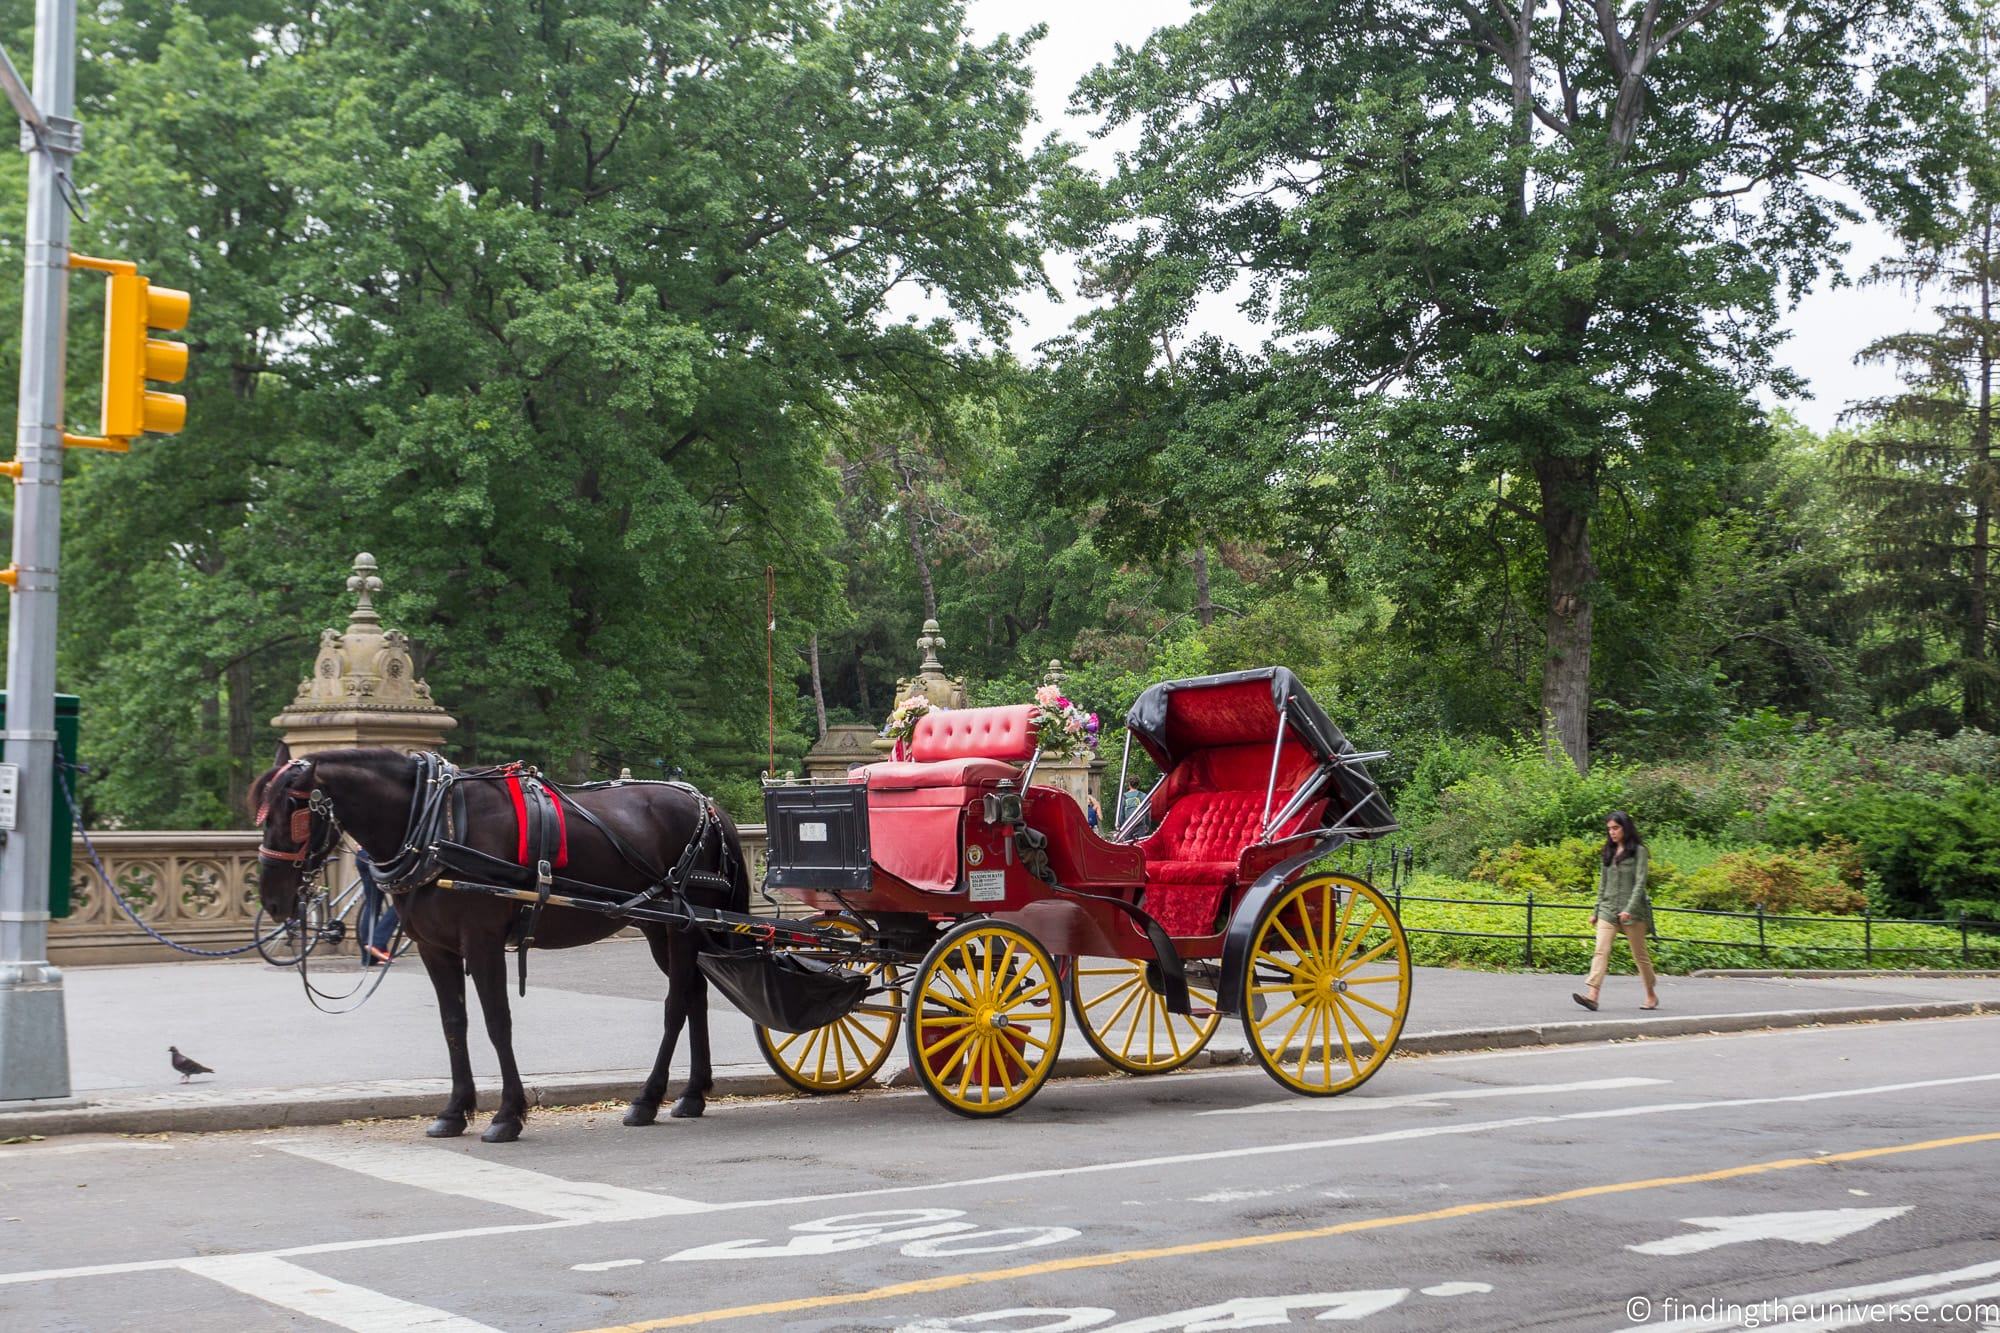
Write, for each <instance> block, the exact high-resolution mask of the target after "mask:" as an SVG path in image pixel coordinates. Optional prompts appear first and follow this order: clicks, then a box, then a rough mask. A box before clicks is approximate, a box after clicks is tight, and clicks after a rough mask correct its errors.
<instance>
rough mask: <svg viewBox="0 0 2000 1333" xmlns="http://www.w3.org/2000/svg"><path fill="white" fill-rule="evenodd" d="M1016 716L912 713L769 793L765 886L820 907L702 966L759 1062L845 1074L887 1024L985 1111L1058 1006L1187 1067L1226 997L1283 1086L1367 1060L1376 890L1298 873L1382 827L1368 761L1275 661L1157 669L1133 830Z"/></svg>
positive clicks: (1043, 1052) (1047, 1029) (1392, 1028)
mask: <svg viewBox="0 0 2000 1333" xmlns="http://www.w3.org/2000/svg"><path fill="white" fill-rule="evenodd" d="M1034 716H1035V710H1034V709H1033V708H1032V707H1027V706H1023V707H1018V708H972V709H962V710H957V711H950V712H934V713H931V714H928V715H926V716H925V717H923V718H922V719H921V720H920V721H919V722H918V724H917V727H916V731H915V734H914V736H913V737H912V741H911V747H910V749H911V754H912V759H911V761H910V762H907V763H883V764H876V765H874V766H872V767H869V768H866V769H863V770H860V771H859V772H857V773H855V774H854V775H853V776H852V777H851V778H850V779H848V780H846V781H837V782H811V783H786V784H780V785H773V786H770V787H768V788H767V789H766V792H765V812H766V819H767V823H768V837H769V858H770V864H769V874H768V879H767V881H766V882H767V885H768V886H769V888H771V889H775V890H777V891H779V892H782V893H785V894H788V895H790V896H792V897H794V898H796V899H798V900H800V901H801V902H802V903H803V904H805V905H806V906H808V907H809V908H812V909H816V910H817V912H818V915H817V916H815V917H812V918H810V919H808V920H805V921H799V922H795V923H787V924H786V925H785V926H784V927H781V928H779V933H778V934H777V935H776V936H775V937H769V938H767V939H766V940H765V943H767V944H770V945H772V946H773V947H772V948H769V949H762V950H754V951H744V952H739V953H736V954H733V955H724V954H711V955H706V956H704V958H703V960H702V965H703V967H704V969H705V970H706V971H708V973H709V975H710V977H711V978H712V979H713V980H715V981H716V983H717V984H718V985H720V986H721V987H722V988H723V989H724V990H725V991H726V992H727V993H728V994H729V995H730V996H731V998H732V999H734V1000H735V1001H736V1002H737V1004H738V1005H739V1007H742V1008H743V1009H745V1011H746V1012H748V1013H749V1014H750V1015H751V1017H752V1018H753V1019H754V1020H757V1021H758V1022H759V1024H760V1026H759V1028H758V1039H759V1042H760V1044H761V1045H762V1047H763V1049H764V1052H765V1055H766V1058H767V1059H768V1060H769V1061H770V1063H771V1065H772V1067H773V1068H774V1069H776V1070H777V1071H778V1072H779V1073H780V1074H782V1075H783V1076H784V1077H785V1078H786V1079H787V1080H788V1081H789V1082H790V1083H792V1084H793V1085H794V1086H796V1087H798V1088H801V1089H803V1090H805V1091H809V1092H839V1091H843V1090H845V1089H848V1088H852V1087H855V1086H857V1085H859V1084H861V1083H863V1082H864V1081H866V1080H868V1079H869V1078H871V1077H872V1076H873V1075H874V1074H875V1072H876V1071H877V1070H878V1069H879V1068H880V1067H881V1065H882V1063H883V1061H884V1060H885V1059H886V1058H887V1057H888V1055H889V1052H890V1051H891V1050H892V1049H893V1047H894V1045H895V1041H896V1038H897V1036H898V1034H899V1032H901V1033H904V1034H906V1036H907V1041H908V1050H909V1060H910V1064H911V1067H912V1068H913V1069H914V1071H915V1072H916V1076H917V1078H918V1079H919V1081H920V1082H922V1084H923V1086H924V1088H925V1089H926V1090H927V1091H928V1092H929V1093H930V1095H931V1096H932V1097H933V1098H935V1099H936V1100H937V1101H938V1102H940V1103H942V1104H943V1105H944V1106H946V1107H947V1108H949V1109H950V1110H953V1111H956V1112H958V1113H960V1114H962V1115H968V1116H987V1115H1000V1114H1004V1113H1006V1112H1008V1111H1012V1110H1014V1109H1015V1108H1017V1107H1019V1106H1021V1105H1022V1104H1023V1103H1025V1102H1026V1101H1027V1100H1028V1099H1029V1098H1030V1097H1032V1096H1034V1094H1035V1092H1036V1091H1037V1090H1038V1089H1039V1088H1040V1087H1041V1085H1042V1083H1043V1082H1044V1081H1045V1080H1046V1079H1047V1078H1048V1076H1049V1073H1050V1071H1051V1070H1052V1069H1053V1068H1054V1066H1055V1063H1056V1058H1057V1054H1058V1052H1059V1051H1060V1049H1061V1046H1062V1041H1063V1033H1064V1028H1065V1022H1066V1012H1065V1011H1066V1009H1067V1012H1068V1014H1070V1015H1073V1016H1074V1018H1075V1021H1076V1022H1077V1024H1078V1025H1079V1026H1080V1027H1081V1028H1082V1030H1083V1034H1084V1036H1085V1037H1086V1038H1087V1039H1088V1040H1089V1042H1090V1044H1091V1046H1092V1047H1093V1048H1094V1049H1095V1050H1096V1051H1097V1052H1098V1053H1099V1054H1100V1055H1102V1056H1103V1057H1104V1058H1105V1059H1106V1060H1108V1061H1110V1062H1111V1063H1112V1064H1113V1065H1115V1066H1117V1067H1119V1068H1121V1069H1124V1070H1128V1071H1130V1072H1132V1073H1135V1074H1145V1073H1158V1072H1162V1071H1165V1070H1169V1069H1175V1068H1178V1067H1180V1066H1181V1065H1184V1064H1186V1063H1187V1062H1188V1061H1189V1060H1191V1059H1193V1058H1194V1056H1195V1055H1197V1054H1198V1053H1199V1052H1200V1051H1201V1050H1202V1048H1203V1047H1204V1046H1205V1045H1206V1044H1207V1042H1208V1041H1209V1039H1210V1038H1211V1037H1212V1036H1213V1035H1214V1033H1215V1030H1216V1028H1217V1026H1218V1025H1219V1023H1220V1021H1221V1019H1222V1016H1223V1015H1225V1014H1234V1015H1237V1016H1239V1017H1240V1018H1241V1020H1242V1022H1243V1027H1244V1031H1245V1033H1246V1034H1247V1036H1248V1038H1249V1046H1250V1051H1251V1054H1252V1055H1253V1056H1254V1057H1255V1058H1256V1060H1257V1061H1258V1063H1260V1064H1261V1065H1263V1067H1264V1068H1265V1070H1266V1071H1268V1072H1269V1073H1270V1074H1271V1076H1272V1077H1273V1078H1275V1079H1277V1080H1278V1081H1279V1082H1280V1083H1282V1084H1284V1085H1285V1086H1286V1087H1288V1088H1290V1089H1292V1090H1294V1091H1296V1092H1300V1093H1304V1094H1307V1095H1310V1096H1330V1095H1333V1094H1335V1093H1341V1092H1346V1091H1348V1090H1349V1089H1351V1088H1354V1087H1357V1086H1359V1085H1360V1084H1361V1083H1362V1082H1364V1081H1365V1080H1366V1079H1367V1078H1368V1077H1369V1076H1370V1075H1372V1074H1373V1073H1374V1072H1375V1071H1376V1070H1377V1069H1379V1068H1380V1067H1381V1065H1382V1063H1383V1061H1385V1060H1386V1059H1387V1058H1388V1056H1389V1054H1390V1052H1391V1050H1392V1049H1393V1048H1394V1047H1395V1044H1396V1039H1397V1036H1398V1034H1399V1033H1400V1032H1401V1030H1402V1026H1403V1020H1404V1017H1405V1015H1406V1014H1407V1012H1408V1009H1409V999H1410V967H1409V949H1408V943H1407V941H1406V939H1405V937H1404V935H1403V930H1402V926H1401V925H1400V923H1399V922H1398V921H1397V919H1396V913H1395V911H1394V909H1393V908H1391V907H1390V905H1389V903H1388V902H1387V901H1386V900H1385V899H1384V898H1383V897H1382V895H1381V894H1380V893H1378V892H1377V891H1376V890H1375V888H1374V887H1373V886H1371V885H1370V884H1368V883H1366V882H1365V881H1363V880H1361V879H1357V878H1355V877H1353V876H1351V875H1346V874H1340V873H1332V872H1324V871H1312V870H1309V869H1308V868H1309V867H1310V865H1311V864H1312V863H1313V862H1314V861H1316V860H1319V859H1320V858H1322V857H1324V856H1325V855H1326V854H1327V853H1328V852H1329V851H1331V850H1333V849H1334V848H1335V847H1337V846H1339V845H1340V844H1342V843H1344V842H1346V841H1347V840H1349V839H1353V838H1370V837H1376V836H1379V835H1381V834H1384V833H1387V832H1390V831H1392V830H1393V829H1394V828H1395V819H1394V816H1393V815H1391V813H1390V812H1389V809H1388V806H1387V804H1386V802H1385V801H1384V800H1383V799H1382V797H1381V795H1380V793H1379V792H1378V791H1377V790H1376V788H1375V785H1374V783H1373V781H1372V780H1371V779H1370V778H1369V775H1368V770H1367V767H1366V764H1367V762H1368V761H1369V760H1371V759H1379V758H1381V757H1382V756H1381V755H1380V754H1363V753H1360V752H1357V751H1356V750H1355V748H1354V747H1353V746H1352V745H1351V744H1350V743H1349V742H1348V741H1347V739H1346V738H1345V737H1344V736H1342V735H1341V733H1340V731H1339V729H1338V728H1336V727H1335V726H1334V725H1333V723H1332V722H1331V721H1329V720H1328V718H1327V716H1326V714H1325V713H1324V712H1322V711H1321V710H1320V708H1319V706H1318V705H1317V704H1315V703H1314V702H1313V700H1312V699H1311V697H1310V696H1309V695H1307V693H1306V691H1305V689H1304V688H1303V687H1302V686H1301V685H1300V684H1299V681H1298V679H1297V677H1295V676H1294V675H1293V674H1292V673H1291V672H1290V671H1287V670H1285V669H1283V668H1281V667H1270V668H1264V669H1260V670H1255V671H1239V672H1234V673H1231V674H1228V675H1221V676H1207V677H1202V678H1200V679H1194V680H1180V681H1169V682H1165V683H1163V684H1159V685H1155V686H1153V687H1152V688H1151V689H1148V690H1147V691H1146V692H1145V693H1143V694H1141V695H1140V696H1139V698H1138V700H1137V701H1136V702H1135V703H1134V704H1133V705H1132V708H1131V710H1130V712H1129V713H1128V714H1127V716H1126V726H1127V731H1128V735H1127V742H1126V746H1127V748H1126V758H1127V762H1128V763H1129V760H1130V746H1131V743H1132V741H1133V740H1134V739H1136V740H1137V742H1138V744H1139V745H1140V746H1142V747H1143V748H1144V750H1145V751H1146V753H1147V754H1148V755H1149V756H1150V757H1151V758H1152V760H1153V762H1154V763H1155V764H1156V765H1157V766H1158V768H1159V771H1160V772H1161V774H1163V776H1162V778H1161V779H1160V781H1159V783H1158V784H1157V785H1156V786H1155V787H1154V788H1153V790H1152V792H1151V793H1150V795H1149V796H1148V798H1147V802H1146V806H1145V808H1144V809H1143V810H1142V811H1141V812H1139V814H1137V815H1135V817H1134V818H1133V820H1132V821H1131V822H1130V825H1128V827H1126V828H1124V829H1121V830H1118V834H1119V835H1120V836H1128V837H1129V836H1130V835H1131V834H1132V833H1133V832H1134V831H1135V827H1136V826H1137V825H1138V824H1140V823H1141V822H1142V820H1150V822H1151V823H1152V824H1153V826H1154V827H1153V829H1152V831H1151V832H1150V833H1149V834H1148V835H1147V836H1145V837H1144V838H1142V839H1139V840H1137V841H1119V840H1117V839H1116V838H1113V839H1106V838H1103V837H1100V836H1099V835H1098V834H1097V832H1096V831H1095V830H1094V829H1092V828H1091V827H1090V825H1089V822H1088V821H1087V820H1086V819H1085V817H1084V814H1083V811H1082V810H1081V809H1080V808H1079V807H1078V805H1077V803H1076V801H1075V800H1074V799H1073V798H1072V797H1071V796H1070V795H1069V794H1068V793H1066V792H1064V791H1061V790H1059V789H1057V788H1054V787H1049V786H1037V785H1036V784H1035V781H1034V777H1035V767H1036V763H1037V758H1038V750H1037V745H1036V737H1035V733H1034ZM1120 785H1121V788H1122V786H1123V782H1122V779H1121V783H1120ZM744 933H749V934H751V935H752V937H753V938H754V937H755V932H746V931H743V930H741V929H740V928H738V934H739V935H741V934H744Z"/></svg>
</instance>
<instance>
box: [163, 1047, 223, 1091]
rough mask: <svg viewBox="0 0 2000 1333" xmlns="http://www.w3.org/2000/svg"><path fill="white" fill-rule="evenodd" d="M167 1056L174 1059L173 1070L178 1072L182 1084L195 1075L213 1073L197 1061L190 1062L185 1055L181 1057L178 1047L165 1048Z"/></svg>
mask: <svg viewBox="0 0 2000 1333" xmlns="http://www.w3.org/2000/svg"><path fill="white" fill-rule="evenodd" d="M167 1054H169V1055H171V1056H173V1057H174V1068H175V1069H178V1070H179V1071H180V1074H181V1082H183V1083H185V1082H187V1081H188V1079H190V1078H191V1077H193V1076H194V1075H196V1074H213V1073H214V1072H215V1071H214V1070H213V1069H210V1068H209V1067H208V1066H207V1065H205V1064H203V1063H201V1062H200V1061H199V1060H190V1059H188V1058H187V1057H186V1056H185V1055H182V1054H181V1048H180V1047H178V1046H169V1047H167Z"/></svg>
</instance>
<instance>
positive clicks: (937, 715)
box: [910, 704, 1035, 763]
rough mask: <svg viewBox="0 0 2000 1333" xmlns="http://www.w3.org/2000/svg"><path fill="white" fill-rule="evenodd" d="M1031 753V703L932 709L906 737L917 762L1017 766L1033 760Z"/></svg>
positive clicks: (1032, 720)
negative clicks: (998, 762)
mask: <svg viewBox="0 0 2000 1333" xmlns="http://www.w3.org/2000/svg"><path fill="white" fill-rule="evenodd" d="M1034 753H1035V709H1034V705H1032V704H1013V705H1009V706H1008V707H1005V708H953V709H938V710H934V711H932V712H929V713H925V714H924V715H923V716H922V717H920V718H918V719H917V729H916V731H915V732H914V733H912V734H911V736H910V758H912V759H914V760H916V761H917V762H919V763H936V762H937V761H939V760H943V759H1005V760H1011V761H1013V762H1016V763H1019V762H1022V761H1025V760H1028V759H1031V758H1033V757H1034Z"/></svg>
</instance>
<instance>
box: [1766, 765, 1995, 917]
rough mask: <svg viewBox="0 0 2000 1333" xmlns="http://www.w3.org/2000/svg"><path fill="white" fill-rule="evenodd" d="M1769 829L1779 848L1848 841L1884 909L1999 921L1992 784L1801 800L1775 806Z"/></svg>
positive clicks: (1953, 782) (1978, 781)
mask: <svg viewBox="0 0 2000 1333" xmlns="http://www.w3.org/2000/svg"><path fill="white" fill-rule="evenodd" d="M1766 823H1767V826H1768V827H1769V829H1770V831H1771V834H1772V836H1773V837H1774V838H1775V839H1776V840H1779V841H1782V842H1792V841H1797V842H1822V843H1823V842H1826V841H1827V840H1830V839H1834V838H1843V839H1849V840H1851V841H1852V842H1853V843H1854V844H1856V845H1857V846H1859V847H1860V849H1861V853H1862V856H1863V857H1864V858H1865V860H1866V862H1867V866H1868V869H1869V870H1870V871H1871V872H1873V873H1874V874H1875V875H1876V876H1878V877H1879V882H1880V885H1881V890H1880V891H1881V895H1882V905H1883V906H1884V908H1885V909H1887V910H1891V911H1896V912H1921V913H1924V914H1926V915H1930V914H1944V915H1952V914H1956V913H1958V912H1965V913H1967V914H1968V915H1972V916H1978V917H1983V918H1986V919H1989V920H1991V919H2000V788H1996V787H1995V786H1994V785H1993V783H1992V782H1991V781H1990V780H1987V779H1983V778H1970V777H1952V778H1947V779H1946V780H1945V781H1944V782H1943V783H1942V784H1941V787H1940V789H1939V790H1937V791H1935V792H1920V791H1909V790H1901V789H1897V788H1892V787H1872V788H1864V789H1860V790H1855V791H1851V792H1848V793H1845V794H1840V795H1834V796H1822V797H1813V796H1806V795H1799V796H1795V797H1792V798H1790V799H1787V800H1785V801H1783V802H1782V803H1780V804H1778V805H1776V806H1774V808H1773V809H1772V810H1771V811H1770V813H1769V815H1768V816H1767V819H1766Z"/></svg>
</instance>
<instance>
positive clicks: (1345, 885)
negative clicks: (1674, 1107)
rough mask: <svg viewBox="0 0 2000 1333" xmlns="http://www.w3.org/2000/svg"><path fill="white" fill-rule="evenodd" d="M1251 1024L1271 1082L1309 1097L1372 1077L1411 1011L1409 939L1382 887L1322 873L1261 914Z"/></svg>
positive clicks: (1247, 997)
mask: <svg viewBox="0 0 2000 1333" xmlns="http://www.w3.org/2000/svg"><path fill="white" fill-rule="evenodd" d="M1243 989H1244V994H1243V1008H1242V1013H1243V1028H1244V1032H1245V1033H1246V1034H1247V1035H1248V1036H1249V1038H1250V1051H1251V1054H1253V1055H1255V1056H1256V1057H1257V1063H1258V1064H1261V1065H1263V1066H1264V1069H1265V1072H1267V1073H1269V1074H1270V1075H1271V1077H1272V1078H1275V1079H1277V1080H1278V1082H1280V1083H1282V1084H1284V1085H1285V1086H1286V1087H1288V1088H1290V1089H1292V1090H1293V1091H1294V1092H1302V1093H1305V1094H1306V1095H1307V1096H1309V1097H1331V1096H1333V1095H1334V1094H1336V1093H1341V1092H1347V1091H1349V1090H1350V1089H1353V1088H1358V1087H1360V1086H1361V1085H1362V1084H1363V1083H1365V1082H1367V1081H1368V1079H1369V1077H1370V1076H1371V1075H1372V1074H1374V1072H1375V1071H1376V1070H1378V1069H1380V1068H1381V1067H1382V1064H1383V1062H1384V1061H1385V1060H1387V1059H1388V1058H1389V1053H1390V1052H1391V1051H1392V1050H1394V1049H1395V1046H1396V1038H1397V1037H1399V1036H1400V1035H1402V1031H1403V1020H1404V1019H1405V1018H1406V1017H1408V1015H1409V1012H1410V944H1409V939H1408V937H1406V936H1405V935H1404V934H1403V924H1402V922H1400V921H1398V920H1397V919H1396V913H1395V910H1394V909H1393V908H1391V907H1390V906H1389V904H1388V903H1387V902H1386V901H1385V900H1384V899H1383V897H1382V895H1381V894H1380V893H1378V892H1376V891H1375V888H1374V886H1373V885H1370V884H1368V883H1366V882H1365V881H1363V880H1358V879H1354V878H1352V877H1350V876H1347V875H1315V876H1313V877H1312V878H1310V879H1306V880H1302V881H1300V882H1299V883H1297V884H1294V885H1292V886H1291V887H1290V888H1289V889H1287V890H1285V891H1284V892H1283V893H1280V894H1279V895H1278V896H1277V897H1276V898H1274V899H1273V900H1272V901H1271V903H1270V904H1269V905H1268V906H1267V907H1266V908H1265V909H1264V912H1263V914H1262V915H1261V916H1260V917H1259V918H1258V921H1257V927H1256V933H1255V935H1254V936H1253V943H1252V945H1251V951H1250V965H1249V967H1248V969H1247V970H1246V972H1245V975H1244V978H1243Z"/></svg>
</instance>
